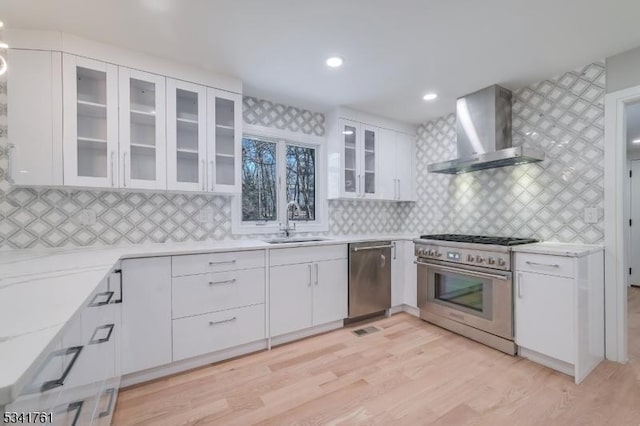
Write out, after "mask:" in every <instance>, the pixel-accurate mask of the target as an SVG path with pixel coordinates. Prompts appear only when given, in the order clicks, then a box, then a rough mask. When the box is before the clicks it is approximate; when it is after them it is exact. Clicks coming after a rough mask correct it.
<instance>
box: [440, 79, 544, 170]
mask: <svg viewBox="0 0 640 426" xmlns="http://www.w3.org/2000/svg"><path fill="white" fill-rule="evenodd" d="M511 96H512V95H511V91H510V90H508V89H505V88H504V87H500V86H497V85H493V86H489V87H486V88H484V89H482V90H478V91H477V92H474V93H471V94H469V95H466V96H463V97H461V98H459V99H458V100H457V102H456V116H457V120H456V122H457V136H458V137H457V147H458V158H456V159H453V160H449V161H443V162H440V163H433V164H429V166H428V167H427V170H428V171H429V172H430V173H448V174H460V173H467V172H474V171H476V170H483V169H492V168H496V167H505V166H513V165H517V164H525V163H533V162H537V161H542V160H544V152H542V151H538V150H536V149H532V148H529V147H527V146H523V145H522V144H520V145H519V146H513V141H512V138H511Z"/></svg>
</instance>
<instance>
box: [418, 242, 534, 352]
mask: <svg viewBox="0 0 640 426" xmlns="http://www.w3.org/2000/svg"><path fill="white" fill-rule="evenodd" d="M534 242H537V240H534V239H526V238H503V237H486V236H475V235H458V234H439V235H423V236H421V237H420V238H418V239H415V240H414V243H415V254H416V257H417V259H416V261H415V263H416V265H418V282H417V283H418V308H419V309H420V318H422V319H424V320H425V321H428V322H430V323H433V324H436V325H438V326H440V327H443V328H446V329H448V330H451V331H453V332H455V333H458V334H461V335H463V336H466V337H468V338H470V339H473V340H476V341H478V342H480V343H484V344H485V345H488V346H491V347H493V348H496V349H498V350H500V351H502V352H506V353H508V354H511V355H515V353H516V344H515V343H514V341H513V340H514V339H513V273H512V269H511V265H512V263H513V262H512V259H511V247H512V246H514V245H519V244H527V243H534Z"/></svg>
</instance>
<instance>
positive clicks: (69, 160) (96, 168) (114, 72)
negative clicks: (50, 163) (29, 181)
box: [63, 54, 118, 188]
mask: <svg viewBox="0 0 640 426" xmlns="http://www.w3.org/2000/svg"><path fill="white" fill-rule="evenodd" d="M63 87H64V89H63V90H64V92H63V104H64V105H63V108H64V115H63V140H64V142H63V144H64V145H63V156H64V184H65V185H74V186H90V187H110V188H113V187H117V186H118V161H117V157H118V67H117V66H115V65H111V64H107V63H104V62H99V61H94V60H91V59H86V58H81V57H76V56H73V55H68V54H65V55H64V56H63Z"/></svg>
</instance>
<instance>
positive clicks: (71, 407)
mask: <svg viewBox="0 0 640 426" xmlns="http://www.w3.org/2000/svg"><path fill="white" fill-rule="evenodd" d="M83 408H84V400H80V401H74V402H71V403H69V404H67V405H64V406H62V408H61V407H60V406H58V407H57V408H55V409H54V411H55V414H56V415H57V414H63V413H73V412H74V411H75V415H73V416H69V417H73V419H72V420H71V422H69V423H68V424H70V425H73V426H75V425H77V424H79V423H78V420H79V419H80V413H81V412H82V409H83Z"/></svg>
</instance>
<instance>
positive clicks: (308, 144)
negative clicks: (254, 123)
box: [233, 126, 327, 234]
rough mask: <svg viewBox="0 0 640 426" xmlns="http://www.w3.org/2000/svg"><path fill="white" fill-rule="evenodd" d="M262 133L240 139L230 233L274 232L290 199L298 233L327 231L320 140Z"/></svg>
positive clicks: (277, 229)
mask: <svg viewBox="0 0 640 426" xmlns="http://www.w3.org/2000/svg"><path fill="white" fill-rule="evenodd" d="M249 127H250V126H249ZM246 130H247V129H246V128H245V131H246ZM261 130H263V131H261V132H259V133H264V135H262V134H260V135H259V136H254V135H253V134H251V135H249V134H246V135H244V137H243V139H242V169H241V170H242V196H241V197H236V200H238V201H234V204H233V205H234V214H233V232H234V233H245V234H247V233H276V232H278V231H279V230H280V228H281V224H282V225H284V222H285V217H286V214H287V211H286V210H287V205H288V204H289V203H290V202H291V201H295V202H296V204H297V205H298V206H299V207H300V208H299V209H293V208H291V209H290V211H289V215H290V216H289V220H290V221H294V222H295V223H296V230H297V231H302V232H305V231H306V232H308V231H326V230H327V223H326V208H327V207H326V195H324V194H325V193H324V189H325V187H324V185H323V182H322V181H321V179H320V172H321V166H322V161H320V160H321V158H322V155H321V153H322V143H323V141H322V140H321V139H318V138H314V137H305V136H301V135H298V134H287V135H286V137H283V136H281V135H280V134H279V133H283V132H284V131H275V130H272V129H263V128H261Z"/></svg>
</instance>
